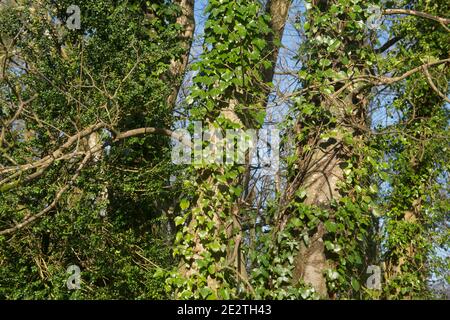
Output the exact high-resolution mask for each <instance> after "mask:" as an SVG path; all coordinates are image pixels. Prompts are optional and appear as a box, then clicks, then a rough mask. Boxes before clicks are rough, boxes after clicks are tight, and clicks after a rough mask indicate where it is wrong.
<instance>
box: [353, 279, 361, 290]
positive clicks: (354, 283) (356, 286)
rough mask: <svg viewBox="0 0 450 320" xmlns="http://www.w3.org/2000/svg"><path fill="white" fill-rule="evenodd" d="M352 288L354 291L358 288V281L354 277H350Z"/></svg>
mask: <svg viewBox="0 0 450 320" xmlns="http://www.w3.org/2000/svg"><path fill="white" fill-rule="evenodd" d="M352 288H353V289H354V290H355V291H359V288H360V284H359V281H358V280H356V279H355V278H352Z"/></svg>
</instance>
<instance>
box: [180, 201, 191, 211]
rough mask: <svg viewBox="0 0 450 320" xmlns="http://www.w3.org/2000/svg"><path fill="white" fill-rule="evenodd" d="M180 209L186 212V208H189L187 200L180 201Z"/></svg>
mask: <svg viewBox="0 0 450 320" xmlns="http://www.w3.org/2000/svg"><path fill="white" fill-rule="evenodd" d="M180 208H181V210H186V209H187V208H189V200H187V199H183V200H181V202H180Z"/></svg>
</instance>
